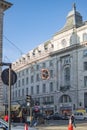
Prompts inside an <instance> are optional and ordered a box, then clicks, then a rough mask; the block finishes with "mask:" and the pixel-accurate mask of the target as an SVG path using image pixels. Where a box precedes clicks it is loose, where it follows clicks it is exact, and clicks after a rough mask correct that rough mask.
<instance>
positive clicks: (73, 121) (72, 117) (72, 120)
mask: <svg viewBox="0 0 87 130" xmlns="http://www.w3.org/2000/svg"><path fill="white" fill-rule="evenodd" d="M70 119H71V123H72V124H73V125H74V127H75V128H76V124H75V117H74V114H72V115H71V117H70Z"/></svg>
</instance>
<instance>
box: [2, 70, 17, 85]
mask: <svg viewBox="0 0 87 130" xmlns="http://www.w3.org/2000/svg"><path fill="white" fill-rule="evenodd" d="M10 78H11V83H10V84H11V85H14V84H15V83H16V81H17V74H16V73H15V72H14V71H13V70H12V69H11V77H10ZM1 79H2V81H3V83H4V84H6V85H9V68H7V69H5V70H3V71H2V73H1Z"/></svg>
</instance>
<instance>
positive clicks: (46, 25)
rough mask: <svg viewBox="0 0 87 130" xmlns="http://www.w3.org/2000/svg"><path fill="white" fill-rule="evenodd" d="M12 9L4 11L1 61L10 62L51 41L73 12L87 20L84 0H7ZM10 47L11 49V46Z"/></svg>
mask: <svg viewBox="0 0 87 130" xmlns="http://www.w3.org/2000/svg"><path fill="white" fill-rule="evenodd" d="M7 1H8V2H11V3H12V4H13V6H12V7H11V8H9V9H8V10H6V11H5V12H4V14H5V15H4V24H3V61H4V62H13V61H15V60H17V59H18V58H20V57H21V52H22V53H23V54H26V53H28V52H29V51H30V50H32V49H34V48H35V47H37V46H38V45H39V44H41V43H44V42H45V41H47V40H49V39H51V38H52V36H53V35H54V34H55V33H56V32H58V31H59V30H60V29H61V28H62V27H63V26H64V24H65V22H66V16H67V14H68V12H69V11H71V10H72V5H73V3H76V9H77V11H79V12H80V13H81V15H82V16H83V20H84V21H86V20H87V0H7ZM12 44H14V45H15V46H16V47H15V46H13V45H12Z"/></svg>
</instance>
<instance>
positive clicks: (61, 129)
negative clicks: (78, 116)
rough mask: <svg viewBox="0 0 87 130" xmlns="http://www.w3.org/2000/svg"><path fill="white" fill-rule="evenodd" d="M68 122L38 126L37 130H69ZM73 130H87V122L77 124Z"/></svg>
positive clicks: (54, 122)
mask: <svg viewBox="0 0 87 130" xmlns="http://www.w3.org/2000/svg"><path fill="white" fill-rule="evenodd" d="M67 123H68V121H58V120H57V121H50V122H49V123H48V124H45V125H42V126H37V127H36V129H37V130H68V124H67ZM73 130H87V121H78V122H76V128H74V127H73Z"/></svg>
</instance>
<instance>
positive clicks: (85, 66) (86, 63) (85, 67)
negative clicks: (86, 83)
mask: <svg viewBox="0 0 87 130" xmlns="http://www.w3.org/2000/svg"><path fill="white" fill-rule="evenodd" d="M84 70H87V62H84Z"/></svg>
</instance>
